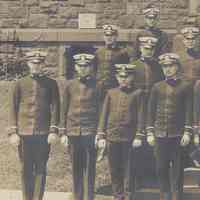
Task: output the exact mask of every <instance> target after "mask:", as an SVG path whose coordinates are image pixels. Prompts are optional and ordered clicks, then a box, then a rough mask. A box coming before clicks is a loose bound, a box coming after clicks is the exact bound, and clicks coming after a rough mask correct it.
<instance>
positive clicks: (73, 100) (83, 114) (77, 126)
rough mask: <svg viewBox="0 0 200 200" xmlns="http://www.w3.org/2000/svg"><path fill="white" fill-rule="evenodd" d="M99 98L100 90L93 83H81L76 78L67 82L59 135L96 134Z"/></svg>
mask: <svg viewBox="0 0 200 200" xmlns="http://www.w3.org/2000/svg"><path fill="white" fill-rule="evenodd" d="M100 98H101V90H100V89H99V88H98V87H97V85H96V82H95V81H90V82H88V83H82V82H81V81H80V80H79V79H78V78H77V79H73V80H69V81H68V82H67V84H66V86H65V91H64V96H63V106H62V110H61V124H60V134H61V135H63V134H65V135H68V136H79V135H90V134H96V131H97V125H98V119H99V104H100Z"/></svg>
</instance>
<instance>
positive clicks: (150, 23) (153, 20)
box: [145, 16, 158, 28]
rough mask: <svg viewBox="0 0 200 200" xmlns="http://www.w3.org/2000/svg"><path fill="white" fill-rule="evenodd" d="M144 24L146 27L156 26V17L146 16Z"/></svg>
mask: <svg viewBox="0 0 200 200" xmlns="http://www.w3.org/2000/svg"><path fill="white" fill-rule="evenodd" d="M145 24H146V26H147V27H149V28H154V27H156V26H157V24H158V17H150V16H146V17H145Z"/></svg>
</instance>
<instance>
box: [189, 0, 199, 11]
mask: <svg viewBox="0 0 200 200" xmlns="http://www.w3.org/2000/svg"><path fill="white" fill-rule="evenodd" d="M198 6H200V1H199V0H190V1H189V13H190V14H198V13H197V8H198Z"/></svg>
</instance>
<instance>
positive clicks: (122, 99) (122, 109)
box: [98, 88, 144, 142]
mask: <svg viewBox="0 0 200 200" xmlns="http://www.w3.org/2000/svg"><path fill="white" fill-rule="evenodd" d="M143 121H144V120H143V91H142V90H140V89H137V90H133V89H131V90H129V91H123V90H121V89H120V88H114V89H110V90H109V91H108V93H107V95H106V98H105V101H104V105H103V110H102V114H101V117H100V121H99V126H98V132H100V133H101V132H102V133H105V134H106V139H107V140H108V141H114V142H120V141H131V140H132V139H133V138H134V136H135V135H136V132H137V133H140V134H141V133H143V130H144V127H143Z"/></svg>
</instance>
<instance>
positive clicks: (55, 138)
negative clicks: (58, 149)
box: [47, 133, 58, 144]
mask: <svg viewBox="0 0 200 200" xmlns="http://www.w3.org/2000/svg"><path fill="white" fill-rule="evenodd" d="M57 141H58V136H57V134H55V133H50V134H49V135H48V139H47V142H48V144H56V142H57Z"/></svg>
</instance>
